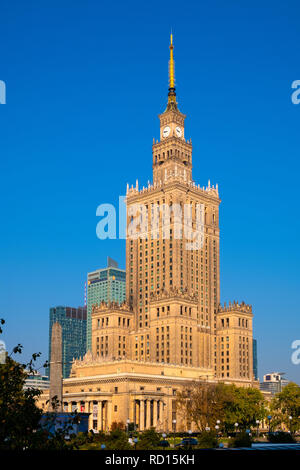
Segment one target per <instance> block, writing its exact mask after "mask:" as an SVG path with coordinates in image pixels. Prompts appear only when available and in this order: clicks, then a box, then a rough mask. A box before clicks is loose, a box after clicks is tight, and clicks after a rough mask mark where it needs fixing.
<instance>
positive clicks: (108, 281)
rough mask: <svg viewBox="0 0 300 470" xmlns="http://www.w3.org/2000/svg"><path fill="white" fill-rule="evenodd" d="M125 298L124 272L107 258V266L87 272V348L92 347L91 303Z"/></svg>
mask: <svg viewBox="0 0 300 470" xmlns="http://www.w3.org/2000/svg"><path fill="white" fill-rule="evenodd" d="M125 299H126V272H125V270H124V269H119V268H118V264H117V263H116V261H113V260H112V259H110V258H108V262H107V268H104V269H98V270H97V271H93V272H91V273H88V278H87V350H89V349H90V350H91V349H92V305H94V304H98V305H99V304H100V303H101V302H102V301H104V302H118V303H119V304H120V303H122V302H124V300H125Z"/></svg>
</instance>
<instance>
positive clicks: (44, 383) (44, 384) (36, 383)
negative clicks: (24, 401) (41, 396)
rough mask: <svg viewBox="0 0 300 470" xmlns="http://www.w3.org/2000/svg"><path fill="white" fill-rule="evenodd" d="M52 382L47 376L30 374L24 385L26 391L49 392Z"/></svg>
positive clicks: (35, 373) (37, 373) (36, 373)
mask: <svg viewBox="0 0 300 470" xmlns="http://www.w3.org/2000/svg"><path fill="white" fill-rule="evenodd" d="M49 386H50V382H49V377H48V376H47V375H41V374H40V373H39V372H28V375H27V378H26V380H25V383H24V386H23V388H24V390H27V389H29V388H35V389H37V390H49Z"/></svg>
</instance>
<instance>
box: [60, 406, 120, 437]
mask: <svg viewBox="0 0 300 470" xmlns="http://www.w3.org/2000/svg"><path fill="white" fill-rule="evenodd" d="M63 411H67V412H69V413H72V412H74V411H77V413H80V412H82V413H89V414H90V415H89V429H93V430H95V431H108V430H109V428H110V426H111V420H112V402H111V401H110V400H89V401H84V400H79V401H78V400H72V401H68V402H64V405H63Z"/></svg>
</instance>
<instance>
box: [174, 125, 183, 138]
mask: <svg viewBox="0 0 300 470" xmlns="http://www.w3.org/2000/svg"><path fill="white" fill-rule="evenodd" d="M175 132H176V135H177V137H181V136H182V130H181V128H180V127H178V126H177V127H176V129H175Z"/></svg>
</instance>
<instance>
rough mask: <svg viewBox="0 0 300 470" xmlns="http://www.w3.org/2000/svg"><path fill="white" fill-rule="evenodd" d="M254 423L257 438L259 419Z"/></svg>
mask: <svg viewBox="0 0 300 470" xmlns="http://www.w3.org/2000/svg"><path fill="white" fill-rule="evenodd" d="M255 422H256V427H257V429H256V437H258V428H259V423H260V421H259V419H257V420H256V421H255Z"/></svg>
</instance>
